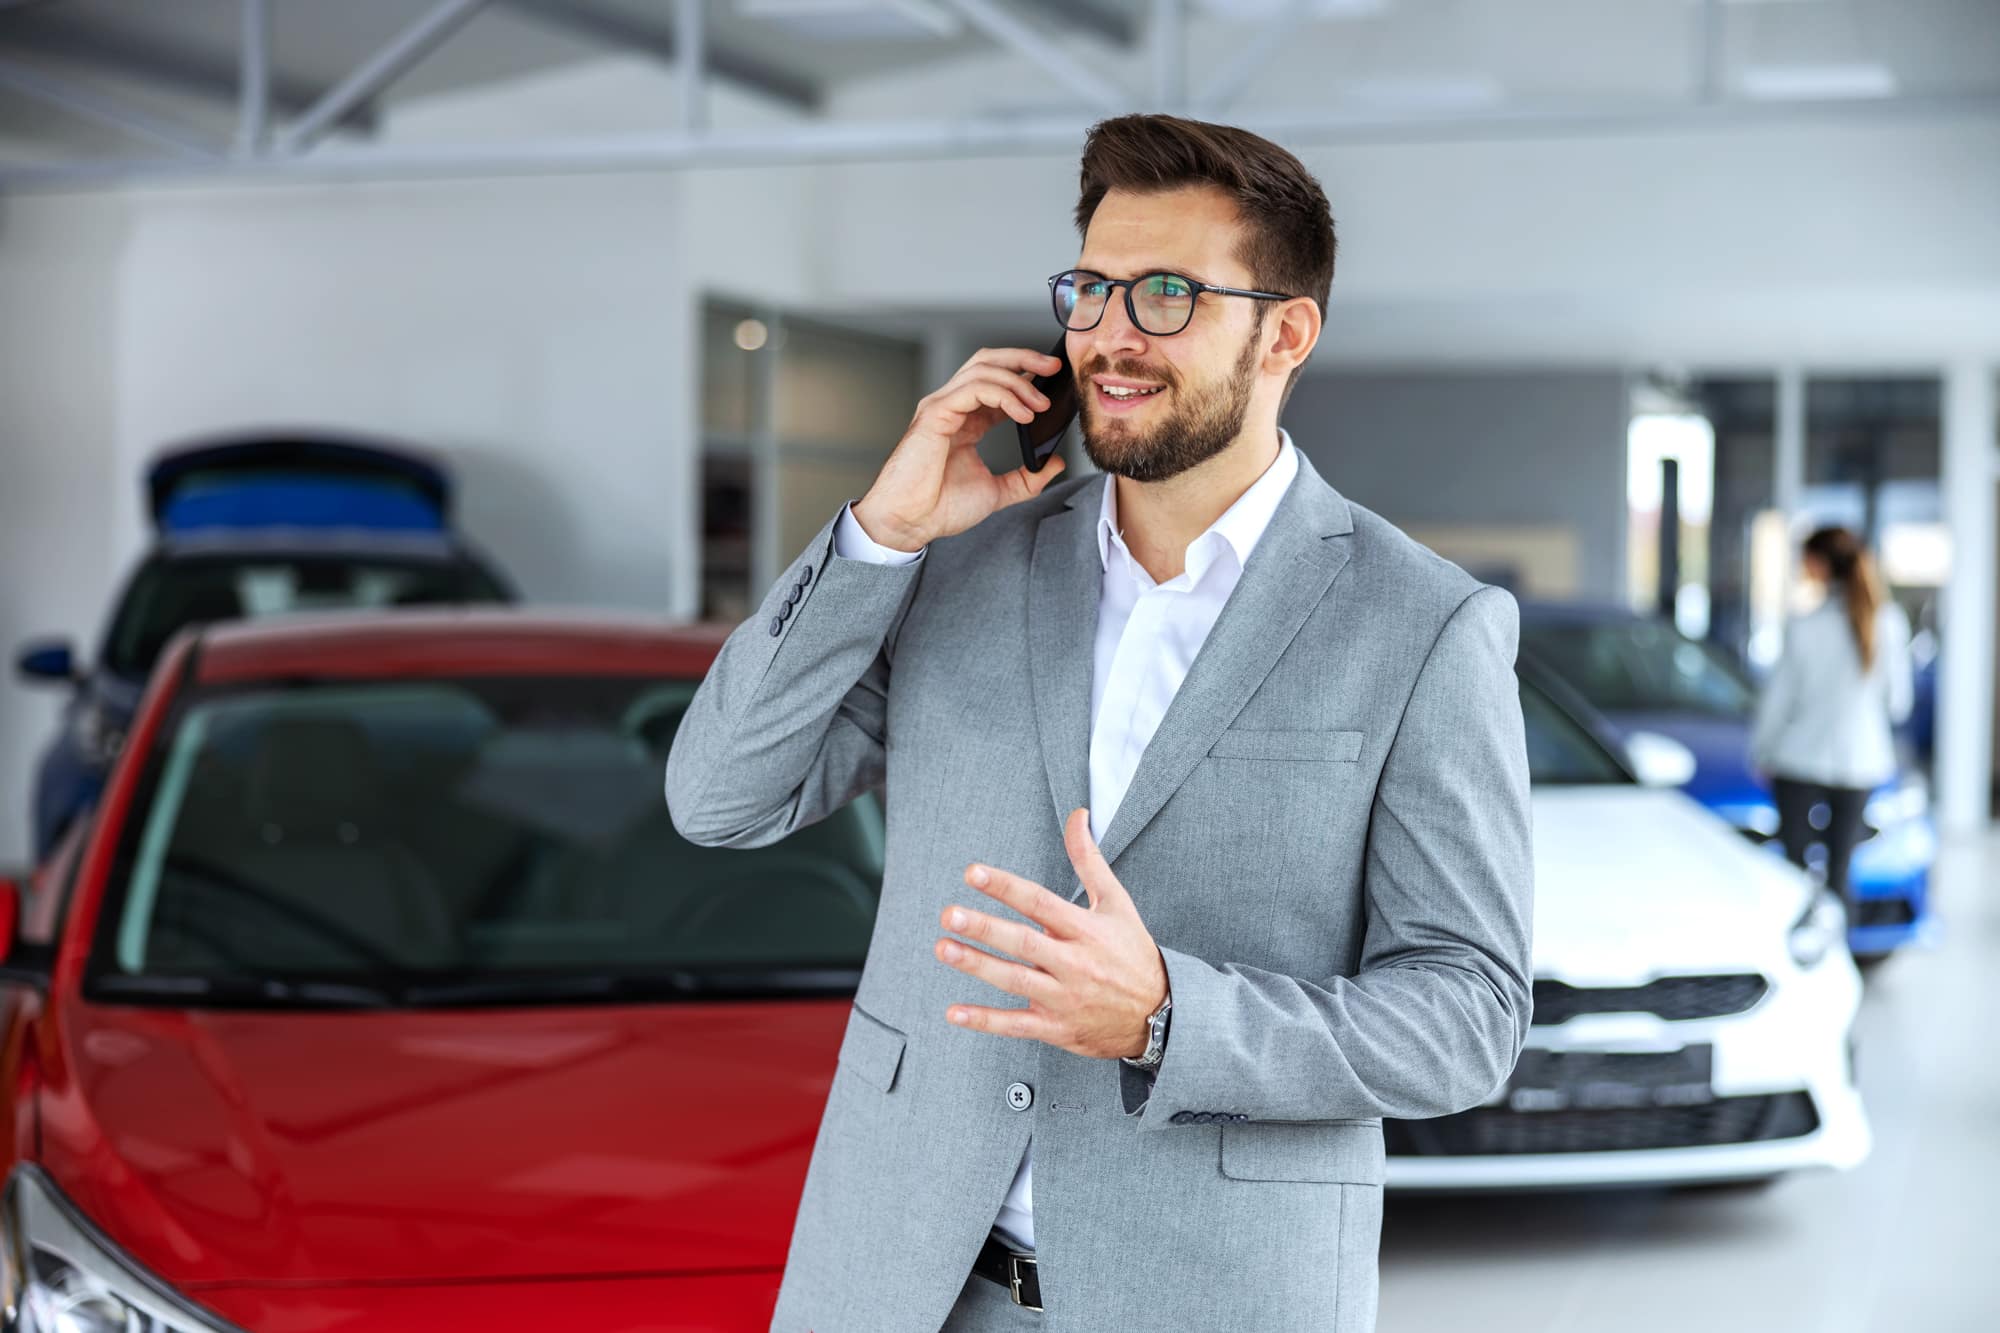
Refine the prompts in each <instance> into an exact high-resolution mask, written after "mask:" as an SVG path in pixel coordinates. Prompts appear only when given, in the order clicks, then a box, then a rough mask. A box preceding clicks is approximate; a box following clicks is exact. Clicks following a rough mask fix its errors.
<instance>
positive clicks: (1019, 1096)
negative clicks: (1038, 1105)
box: [1007, 1083, 1035, 1111]
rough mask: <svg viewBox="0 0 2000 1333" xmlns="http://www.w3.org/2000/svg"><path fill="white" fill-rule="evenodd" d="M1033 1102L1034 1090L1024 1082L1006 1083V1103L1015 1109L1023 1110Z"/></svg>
mask: <svg viewBox="0 0 2000 1333" xmlns="http://www.w3.org/2000/svg"><path fill="white" fill-rule="evenodd" d="M1034 1104H1035V1090H1034V1089H1033V1088H1031V1087H1029V1086H1028V1085H1027V1084H1025V1083H1009V1084H1008V1085H1007V1105H1009V1106H1011V1107H1013V1108H1014V1109H1015V1110H1016V1111H1025V1110H1027V1109H1028V1108H1029V1107H1030V1106H1033V1105H1034Z"/></svg>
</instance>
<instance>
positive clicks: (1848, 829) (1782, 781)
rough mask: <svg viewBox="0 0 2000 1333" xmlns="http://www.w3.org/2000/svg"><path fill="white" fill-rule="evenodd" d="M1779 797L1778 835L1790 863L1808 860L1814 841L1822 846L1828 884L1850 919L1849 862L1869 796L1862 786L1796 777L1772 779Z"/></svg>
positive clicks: (1852, 855)
mask: <svg viewBox="0 0 2000 1333" xmlns="http://www.w3.org/2000/svg"><path fill="white" fill-rule="evenodd" d="M1771 787H1772V790H1773V793H1774V794H1775V795H1776V796H1777V798H1778V838H1779V840H1780V841H1781V842H1783V843H1784V845H1785V856H1786V858H1787V859H1789V860H1790V861H1791V862H1792V864H1793V865H1797V866H1803V865H1804V864H1805V863H1806V849H1807V848H1808V847H1811V846H1812V845H1813V844H1814V843H1816V842H1817V843H1822V844H1824V845H1825V847H1826V886H1827V887H1828V888H1829V889H1832V890H1833V891H1834V892H1835V893H1837V894H1839V895H1840V900H1841V901H1842V902H1844V903H1846V904H1847V915H1848V919H1849V920H1852V919H1853V917H1854V895H1853V893H1852V892H1851V891H1850V889H1849V888H1848V877H1847V872H1848V863H1849V862H1851V861H1852V860H1853V859H1854V845H1855V844H1856V843H1858V842H1860V841H1861V812H1862V810H1863V809H1865V808H1866V807H1867V805H1868V797H1869V795H1870V794H1871V793H1870V792H1869V789H1868V788H1866V787H1829V786H1826V785H1825V784H1824V783H1819V782H1800V781H1798V780H1797V779H1794V778H1773V779H1772V782H1771Z"/></svg>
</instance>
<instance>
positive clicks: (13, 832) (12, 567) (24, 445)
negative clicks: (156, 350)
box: [0, 196, 136, 869]
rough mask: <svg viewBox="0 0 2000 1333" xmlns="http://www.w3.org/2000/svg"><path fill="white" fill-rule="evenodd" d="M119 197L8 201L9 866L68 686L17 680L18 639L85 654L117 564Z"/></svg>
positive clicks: (5, 654) (1, 571) (5, 592)
mask: <svg viewBox="0 0 2000 1333" xmlns="http://www.w3.org/2000/svg"><path fill="white" fill-rule="evenodd" d="M126 227H127V216H126V209H125V206H124V203H123V201H122V200H120V199H119V198H117V197H116V196H100V197H94V198H91V199H88V200H77V199H57V198H50V199H4V200H0V662H3V663H4V672H5V674H4V677H0V869H4V868H6V867H9V866H16V865H18V864H19V863H20V862H22V861H24V860H25V859H26V857H27V849H28V790H29V788H28V775H29V770H30V767H31V765H32V762H33V757H34V754H35V752H36V751H37V750H38V749H39V747H40V746H41V745H42V743H43V742H44V741H45V740H46V739H47V738H48V736H49V734H50V732H51V730H52V729H53V727H54V725H55V721H56V716H57V711H58V709H59V707H60V705H61V703H62V700H63V695H62V692H61V691H60V690H57V689H29V688H27V687H26V686H24V685H20V684H17V683H16V681H15V678H14V670H13V662H14V655H15V649H16V648H17V647H18V645H19V643H20V641H21V640H23V639H25V638H28V637H30V636H35V635H44V634H50V635H56V636H67V637H69V638H71V639H72V640H74V641H75V642H76V644H77V645H78V646H79V647H80V648H82V649H83V651H85V652H88V651H89V648H90V645H91V643H92V639H93V637H94V634H95V631H96V628H97V615H98V608H99V607H100V606H101V605H102V604H103V601H104V598H105V595H106V589H107V587H108V586H109V585H110V583H111V580H112V578H113V576H114V574H115V572H116V568H117V562H116V555H115V551H116V547H117V545H118V543H117V542H116V540H115V538H114V535H113V526H114V525H113V521H112V517H111V512H110V509H111V496H112V494H113V492H114V490H115V489H116V488H117V487H119V486H121V485H125V486H130V485H134V484H136V483H135V482H134V481H133V480H132V479H131V478H130V477H129V476H120V474H119V471H118V467H117V463H116V457H115V451H114V449H113V438H114V432H115V426H114V420H113V418H114V408H115V405H116V401H117V395H116V392H115V384H116V365H115V363H114V359H113V347H114V344H115V337H114V329H115V326H116V323H117V285H116V282H115V280H114V273H115V265H114V264H112V263H107V262H105V261H106V260H107V259H108V258H111V257H115V256H116V255H117V254H118V253H120V251H121V250H122V249H123V246H124V244H125V233H126Z"/></svg>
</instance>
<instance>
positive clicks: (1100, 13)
mask: <svg viewBox="0 0 2000 1333" xmlns="http://www.w3.org/2000/svg"><path fill="white" fill-rule="evenodd" d="M1019 6H1020V8H1022V9H1026V10H1031V11H1034V12H1037V13H1039V14H1041V15H1042V16H1043V17H1044V18H1048V19H1052V20H1054V21H1055V22H1057V23H1060V24H1062V25H1063V26H1064V27H1066V28H1071V29H1074V30H1076V31H1078V32H1087V33H1089V34H1090V35H1091V36H1093V37H1101V38H1103V39H1104V40H1105V41H1107V42H1110V43H1111V44H1112V45H1113V46H1131V45H1133V44H1135V43H1136V42H1137V41H1138V40H1139V27H1138V25H1137V24H1136V23H1134V22H1133V21H1132V20H1131V19H1130V18H1127V17H1126V16H1125V15H1124V14H1121V13H1120V12H1118V11H1117V10H1116V9H1113V8H1112V7H1111V6H1109V5H1107V4H1104V3H1103V2H1102V0H1019Z"/></svg>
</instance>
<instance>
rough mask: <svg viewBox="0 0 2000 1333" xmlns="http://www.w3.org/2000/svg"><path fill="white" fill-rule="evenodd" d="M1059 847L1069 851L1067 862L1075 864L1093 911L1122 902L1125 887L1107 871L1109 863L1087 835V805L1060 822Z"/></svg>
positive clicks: (1088, 825) (1088, 831) (1089, 835)
mask: <svg viewBox="0 0 2000 1333" xmlns="http://www.w3.org/2000/svg"><path fill="white" fill-rule="evenodd" d="M1063 847H1064V848H1065V849H1066V850H1067V851H1068V852H1069V863H1070V864H1071V865H1073V866H1075V867H1076V874H1077V878H1078V879H1080V880H1082V881H1083V891H1084V892H1085V893H1086V894H1088V895H1089V896H1090V909H1091V910H1092V911H1093V912H1094V911H1096V910H1098V909H1099V908H1100V907H1104V906H1107V905H1114V906H1115V905H1116V904H1118V903H1120V902H1123V901H1125V886H1124V885H1122V884H1120V883H1119V882H1118V877H1117V876H1116V875H1114V874H1112V873H1111V863H1110V862H1108V861H1106V860H1105V859H1104V853H1103V852H1102V851H1101V850H1100V849H1099V848H1098V846H1097V839H1096V838H1094V837H1092V836H1091V832H1090V808H1089V807H1088V806H1081V805H1080V806H1078V807H1077V808H1076V809H1074V810H1072V811H1070V813H1069V819H1068V820H1067V821H1066V822H1065V823H1064V824H1063Z"/></svg>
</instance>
